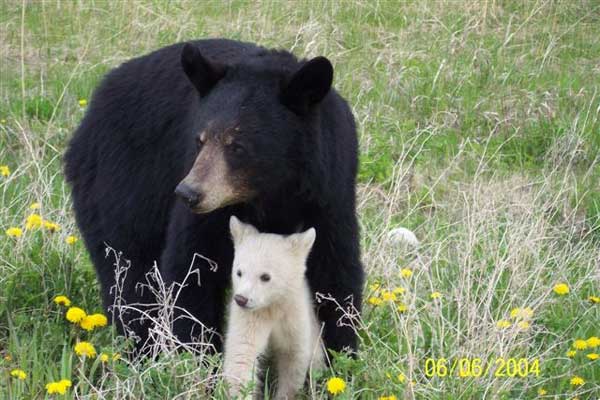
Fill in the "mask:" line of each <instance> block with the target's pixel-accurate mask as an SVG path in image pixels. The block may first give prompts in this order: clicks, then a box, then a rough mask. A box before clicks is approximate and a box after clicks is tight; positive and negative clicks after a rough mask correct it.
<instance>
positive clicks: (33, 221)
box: [25, 214, 43, 229]
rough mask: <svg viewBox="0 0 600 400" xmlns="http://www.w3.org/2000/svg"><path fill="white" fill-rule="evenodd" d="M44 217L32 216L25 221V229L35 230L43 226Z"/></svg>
mask: <svg viewBox="0 0 600 400" xmlns="http://www.w3.org/2000/svg"><path fill="white" fill-rule="evenodd" d="M42 222H43V220H42V216H41V215H39V214H30V215H29V216H28V217H27V219H26V220H25V229H35V228H39V227H41V226H42Z"/></svg>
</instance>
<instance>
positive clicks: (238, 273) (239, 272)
mask: <svg viewBox="0 0 600 400" xmlns="http://www.w3.org/2000/svg"><path fill="white" fill-rule="evenodd" d="M237 276H239V277H241V276H242V270H240V269H238V270H237Z"/></svg>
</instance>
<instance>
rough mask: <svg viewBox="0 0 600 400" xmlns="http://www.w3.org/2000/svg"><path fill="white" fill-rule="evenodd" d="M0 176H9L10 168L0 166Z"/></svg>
mask: <svg viewBox="0 0 600 400" xmlns="http://www.w3.org/2000/svg"><path fill="white" fill-rule="evenodd" d="M0 175H2V176H9V175H10V168H8V165H0Z"/></svg>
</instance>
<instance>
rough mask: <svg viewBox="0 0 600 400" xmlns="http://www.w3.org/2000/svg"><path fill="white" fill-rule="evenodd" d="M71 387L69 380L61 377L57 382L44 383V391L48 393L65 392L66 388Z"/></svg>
mask: <svg viewBox="0 0 600 400" xmlns="http://www.w3.org/2000/svg"><path fill="white" fill-rule="evenodd" d="M70 387H71V381H70V380H68V379H61V380H60V381H58V382H50V383H48V384H47V385H46V392H48V394H65V393H67V390H68V388H70Z"/></svg>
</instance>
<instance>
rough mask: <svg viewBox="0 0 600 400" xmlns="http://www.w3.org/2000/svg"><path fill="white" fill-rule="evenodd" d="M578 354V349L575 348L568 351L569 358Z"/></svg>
mask: <svg viewBox="0 0 600 400" xmlns="http://www.w3.org/2000/svg"><path fill="white" fill-rule="evenodd" d="M576 355H577V351H575V350H569V351H567V357H569V358H573V357H575V356H576Z"/></svg>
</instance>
